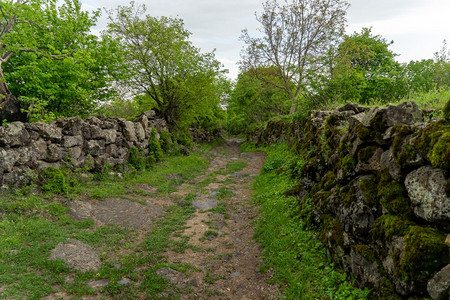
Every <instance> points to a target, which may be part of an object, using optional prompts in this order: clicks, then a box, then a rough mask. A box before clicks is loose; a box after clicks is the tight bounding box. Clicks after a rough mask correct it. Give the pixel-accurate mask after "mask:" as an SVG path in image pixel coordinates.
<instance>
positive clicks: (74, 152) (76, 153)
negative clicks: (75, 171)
mask: <svg viewBox="0 0 450 300" xmlns="http://www.w3.org/2000/svg"><path fill="white" fill-rule="evenodd" d="M67 153H68V154H69V157H70V158H72V159H78V158H79V157H80V156H81V155H82V154H83V151H82V149H81V147H73V148H70V149H69V150H68V151H67Z"/></svg>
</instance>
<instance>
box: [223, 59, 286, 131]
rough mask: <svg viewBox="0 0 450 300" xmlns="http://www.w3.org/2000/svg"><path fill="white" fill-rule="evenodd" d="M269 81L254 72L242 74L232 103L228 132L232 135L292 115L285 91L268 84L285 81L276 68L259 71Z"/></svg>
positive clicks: (228, 109)
mask: <svg viewBox="0 0 450 300" xmlns="http://www.w3.org/2000/svg"><path fill="white" fill-rule="evenodd" d="M259 72H260V73H261V74H264V75H261V76H264V78H265V79H262V78H258V77H256V76H255V75H254V73H253V72H251V71H247V72H243V73H241V74H239V76H238V80H237V83H236V85H235V87H234V89H233V92H232V93H231V97H230V99H229V101H228V108H227V111H228V125H227V129H228V131H229V132H230V133H232V134H239V133H247V132H249V131H251V130H252V129H253V128H254V127H255V126H257V125H258V124H260V123H262V122H266V121H268V120H269V119H270V118H272V117H274V116H276V115H282V114H287V113H288V112H289V98H288V96H287V94H286V92H285V91H283V90H280V89H278V88H276V87H275V86H274V85H272V84H270V83H268V82H267V81H268V80H272V81H279V82H280V81H281V78H279V77H278V75H277V74H276V70H275V68H274V67H271V68H265V69H264V70H260V71H259Z"/></svg>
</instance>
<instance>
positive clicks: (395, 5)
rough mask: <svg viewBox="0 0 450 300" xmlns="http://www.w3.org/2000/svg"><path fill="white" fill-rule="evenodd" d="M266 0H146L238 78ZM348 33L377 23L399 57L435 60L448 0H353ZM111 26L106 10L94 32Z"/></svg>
mask: <svg viewBox="0 0 450 300" xmlns="http://www.w3.org/2000/svg"><path fill="white" fill-rule="evenodd" d="M263 1H264V0H227V1H224V0H147V1H137V3H145V5H146V6H147V9H148V13H149V14H151V15H152V16H161V15H164V16H169V17H179V18H181V19H183V20H184V22H185V28H186V29H188V30H189V31H190V32H192V37H191V41H192V42H193V43H194V45H196V46H197V47H199V48H201V49H202V51H203V52H210V51H212V50H213V49H216V57H217V58H218V60H220V61H221V62H222V63H223V64H224V65H225V67H226V68H228V69H229V70H230V77H232V78H236V77H237V74H238V66H237V65H236V62H237V61H238V60H239V59H240V57H239V55H240V51H241V49H242V47H243V43H242V42H240V41H239V36H240V34H241V30H242V29H244V28H248V29H249V30H250V32H253V31H254V30H255V28H256V27H257V26H258V23H257V22H256V20H255V15H254V13H255V11H261V9H262V2H263ZM82 2H83V8H85V9H95V8H103V7H106V8H109V9H111V8H115V7H117V6H118V5H129V1H124V0H82ZM349 2H350V3H351V7H350V9H349V10H348V18H347V19H348V24H349V25H348V28H347V32H348V33H352V32H354V31H357V32H359V31H360V30H361V28H362V27H373V33H374V34H380V35H382V36H383V37H384V38H386V39H387V40H394V45H393V46H392V49H393V50H394V52H396V53H398V54H401V56H400V60H402V61H408V60H410V59H421V58H431V56H432V54H433V53H434V52H436V51H438V50H439V48H440V47H441V44H442V41H443V40H444V39H448V40H450V32H449V31H448V28H450V18H449V17H448V13H449V12H450V1H449V0H349ZM105 26H106V16H105V14H103V16H102V18H101V20H99V23H98V26H97V27H96V29H95V31H96V32H99V31H101V30H102V29H104V28H105Z"/></svg>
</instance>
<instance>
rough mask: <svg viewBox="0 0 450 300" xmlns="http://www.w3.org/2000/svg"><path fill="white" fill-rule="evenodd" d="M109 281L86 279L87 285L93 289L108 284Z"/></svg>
mask: <svg viewBox="0 0 450 300" xmlns="http://www.w3.org/2000/svg"><path fill="white" fill-rule="evenodd" d="M109 281H110V280H109V279H99V280H92V281H88V282H87V285H88V286H90V287H91V288H93V289H98V288H102V287H105V286H107V285H108V284H109Z"/></svg>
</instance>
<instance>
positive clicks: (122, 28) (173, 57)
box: [107, 2, 221, 128]
mask: <svg viewBox="0 0 450 300" xmlns="http://www.w3.org/2000/svg"><path fill="white" fill-rule="evenodd" d="M145 12H146V10H145V6H136V5H135V4H134V3H133V2H132V3H131V5H130V6H129V7H125V6H119V7H118V8H117V9H115V10H113V11H109V22H110V23H109V24H108V30H107V33H108V34H109V35H110V36H111V38H115V39H117V40H118V41H119V43H120V44H121V45H123V53H122V57H123V61H122V65H121V68H123V69H126V70H128V71H129V74H128V76H127V79H126V80H124V81H123V83H124V84H125V85H127V86H128V87H130V89H131V90H132V92H134V93H135V94H141V93H143V94H146V95H148V96H149V97H150V98H151V99H152V100H153V101H154V102H155V103H156V109H157V111H158V112H159V114H160V115H161V116H162V117H164V118H165V119H166V121H167V122H168V123H169V126H171V127H173V128H175V127H185V126H187V124H189V123H192V122H195V119H196V118H199V117H200V116H201V115H208V114H210V113H211V112H212V110H214V109H215V107H217V105H218V103H219V102H220V95H219V94H218V92H217V91H218V90H217V89H216V84H217V83H218V82H219V80H218V78H220V76H221V71H220V63H219V62H218V61H217V60H216V59H215V58H214V52H212V53H206V54H202V53H200V50H199V49H197V48H195V47H194V46H193V45H192V43H191V42H190V41H189V40H188V39H189V36H190V32H189V31H187V30H186V29H185V28H184V24H183V21H182V20H181V19H173V18H168V17H160V18H156V17H152V16H150V15H146V14H145Z"/></svg>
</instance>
